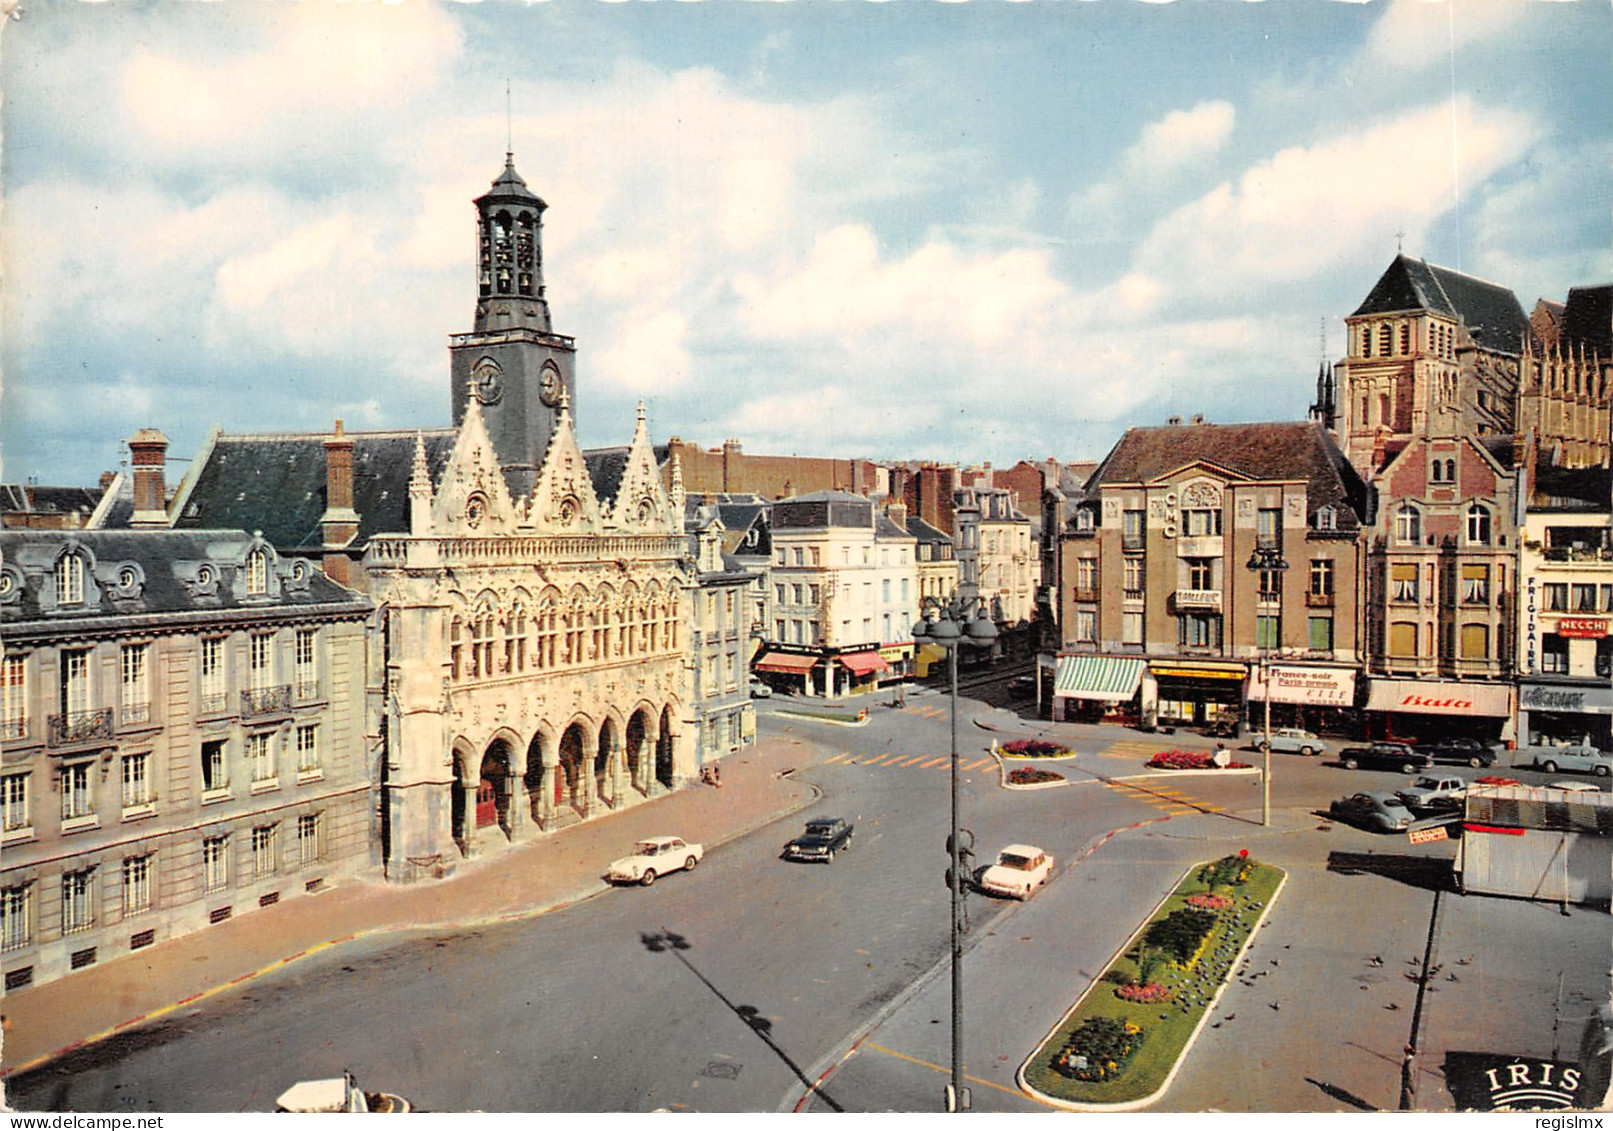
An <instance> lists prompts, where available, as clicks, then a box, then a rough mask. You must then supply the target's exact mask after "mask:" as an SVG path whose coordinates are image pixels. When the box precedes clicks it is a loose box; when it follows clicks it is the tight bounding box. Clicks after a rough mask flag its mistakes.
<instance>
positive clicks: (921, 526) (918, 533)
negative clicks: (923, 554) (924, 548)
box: [907, 515, 952, 545]
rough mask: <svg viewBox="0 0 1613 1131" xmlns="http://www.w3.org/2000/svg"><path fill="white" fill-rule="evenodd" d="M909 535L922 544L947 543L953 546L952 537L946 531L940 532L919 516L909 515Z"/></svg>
mask: <svg viewBox="0 0 1613 1131" xmlns="http://www.w3.org/2000/svg"><path fill="white" fill-rule="evenodd" d="M907 533H908V534H909V535H910V536H912V537H914V538H917V539H918V540H919V541H920V542H930V543H934V542H945V543H947V544H949V545H950V544H951V542H952V536H951V535H949V534H948V533H947V532H946V531H944V530H939V529H937V528H936V527H934V526H931V525H930V524H929V523H927V522H925V521H924V520H923V519H922V518H920V517H918V516H917V515H909V516H908V519H907Z"/></svg>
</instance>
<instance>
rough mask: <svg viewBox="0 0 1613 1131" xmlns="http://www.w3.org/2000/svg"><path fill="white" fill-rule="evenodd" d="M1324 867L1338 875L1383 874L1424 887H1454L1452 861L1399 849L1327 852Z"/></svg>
mask: <svg viewBox="0 0 1613 1131" xmlns="http://www.w3.org/2000/svg"><path fill="white" fill-rule="evenodd" d="M1327 870H1328V871H1329V872H1337V873H1338V874H1339V875H1341V876H1382V877H1384V878H1385V879H1389V880H1395V881H1397V882H1399V883H1402V884H1405V885H1407V886H1408V887H1414V888H1421V889H1422V890H1424V891H1455V890H1456V885H1455V883H1454V882H1453V881H1452V878H1451V862H1450V861H1449V860H1443V859H1440V858H1439V857H1436V856H1404V855H1401V854H1399V853H1392V852H1385V853H1371V852H1330V853H1328V856H1327Z"/></svg>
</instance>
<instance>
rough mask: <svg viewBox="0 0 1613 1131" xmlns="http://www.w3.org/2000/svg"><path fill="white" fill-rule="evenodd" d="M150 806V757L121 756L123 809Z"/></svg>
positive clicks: (143, 755)
mask: <svg viewBox="0 0 1613 1131" xmlns="http://www.w3.org/2000/svg"><path fill="white" fill-rule="evenodd" d="M150 804H151V755H150V754H125V755H124V756H123V807H124V808H125V809H140V808H144V807H145V806H148V805H150Z"/></svg>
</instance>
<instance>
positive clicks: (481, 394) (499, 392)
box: [471, 361, 504, 404]
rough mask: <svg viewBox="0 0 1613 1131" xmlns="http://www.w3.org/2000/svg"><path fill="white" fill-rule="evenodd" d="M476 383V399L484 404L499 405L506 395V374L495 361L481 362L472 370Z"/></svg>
mask: <svg viewBox="0 0 1613 1131" xmlns="http://www.w3.org/2000/svg"><path fill="white" fill-rule="evenodd" d="M471 376H472V378H473V379H474V382H475V389H476V399H477V400H479V401H481V402H482V403H483V404H497V403H498V400H499V398H500V397H502V396H503V395H504V372H503V371H502V370H501V369H499V367H498V365H497V363H495V362H493V361H482V362H479V363H478V364H477V366H476V368H475V369H473V370H471Z"/></svg>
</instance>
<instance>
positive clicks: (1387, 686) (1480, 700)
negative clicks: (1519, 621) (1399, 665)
mask: <svg viewBox="0 0 1613 1131" xmlns="http://www.w3.org/2000/svg"><path fill="white" fill-rule="evenodd" d="M1366 709H1367V710H1369V711H1401V712H1406V713H1409V714H1415V715H1458V714H1469V715H1485V716H1488V717H1490V718H1502V719H1504V718H1510V717H1511V715H1512V689H1511V688H1510V687H1506V686H1504V685H1501V684H1493V683H1492V684H1483V683H1455V682H1452V683H1444V682H1440V681H1438V680H1431V679H1374V680H1372V689H1371V692H1370V693H1369V695H1368V698H1367V707H1366Z"/></svg>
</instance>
